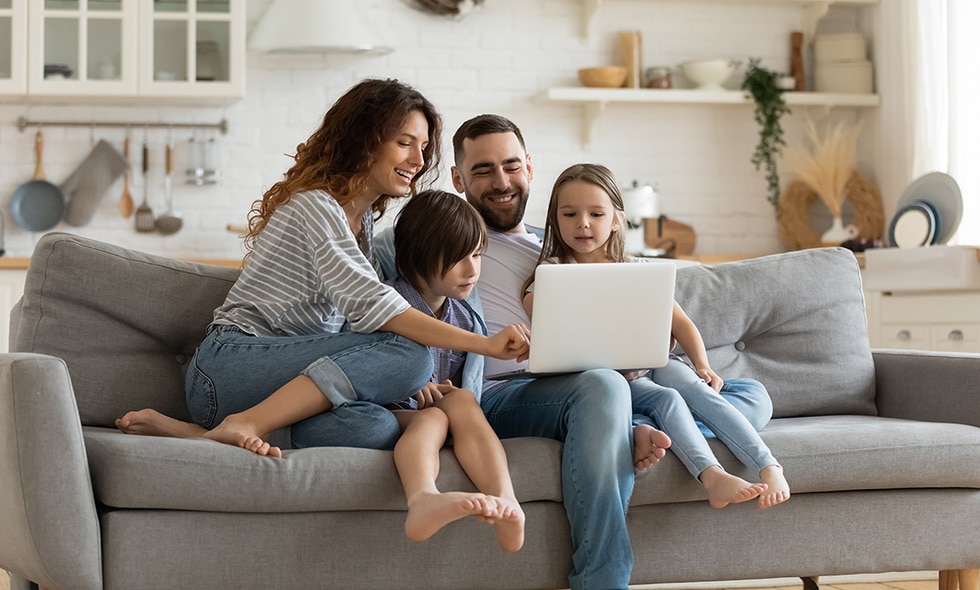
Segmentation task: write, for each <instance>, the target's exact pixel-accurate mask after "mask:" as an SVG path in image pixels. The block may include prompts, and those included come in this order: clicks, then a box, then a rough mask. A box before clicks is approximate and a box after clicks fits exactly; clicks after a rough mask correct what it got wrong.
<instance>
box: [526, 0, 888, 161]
mask: <svg viewBox="0 0 980 590" xmlns="http://www.w3.org/2000/svg"><path fill="white" fill-rule="evenodd" d="M784 1H785V0H784ZM783 98H784V99H785V100H786V104H787V105H789V106H790V107H793V106H803V107H824V108H831V107H857V108H874V107H877V106H879V105H880V104H881V98H880V97H879V96H878V95H877V94H831V93H827V92H784V93H783ZM541 99H542V100H546V101H552V102H572V103H580V104H582V105H583V113H582V116H583V135H582V141H583V143H584V144H585V145H586V146H588V145H589V144H591V143H592V136H593V131H594V130H595V125H596V122H597V121H598V119H599V115H601V114H602V112H603V111H605V109H606V106H607V105H608V104H609V103H647V104H649V103H659V104H706V105H726V104H730V105H751V104H753V102H752V97H750V96H749V95H748V94H747V93H745V92H743V91H741V90H723V91H708V90H693V89H669V90H666V89H648V88H583V87H552V88H548V89H546V90H545V91H544V93H543V94H542V96H541Z"/></svg>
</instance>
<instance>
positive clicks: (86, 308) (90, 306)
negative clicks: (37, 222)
mask: <svg viewBox="0 0 980 590" xmlns="http://www.w3.org/2000/svg"><path fill="white" fill-rule="evenodd" d="M238 273H239V270H237V269H233V268H223V267H217V266H210V265H203V264H195V263H190V262H181V261H177V260H172V259H169V258H164V257H161V256H153V255H150V254H143V253H141V252H137V251H134V250H129V249H126V248H121V247H118V246H112V245H110V244H105V243H102V242H98V241H95V240H91V239H87V238H82V237H79V236H75V235H71V234H64V233H49V234H47V235H45V236H43V237H42V238H41V239H40V240H39V241H38V244H37V246H36V247H35V249H34V253H33V255H32V256H31V264H30V266H29V268H28V270H27V280H26V283H25V287H24V295H23V298H22V299H21V302H20V304H19V305H18V306H17V308H15V309H14V312H13V320H14V321H13V322H12V324H13V326H14V327H13V329H12V330H11V337H10V340H11V350H13V351H22V352H37V353H43V354H50V355H52V356H56V357H60V358H62V359H64V360H65V363H66V364H67V365H68V370H69V372H70V374H71V380H72V386H73V388H74V390H75V398H76V400H77V402H78V412H79V415H80V417H81V421H82V424H83V425H94V426H110V427H111V426H112V425H113V420H115V419H116V418H118V417H119V416H121V415H122V414H123V413H125V412H126V411H129V410H134V409H140V408H145V407H152V408H155V409H157V410H159V411H161V412H163V413H165V414H167V415H169V416H174V417H176V418H179V419H182V420H189V419H190V418H189V416H188V413H187V405H186V403H185V401H184V393H183V392H184V375H185V373H186V367H187V363H188V362H189V361H190V357H191V356H192V355H193V354H194V350H195V348H196V347H197V345H198V344H199V343H200V341H201V339H202V338H203V337H204V330H205V328H206V327H207V325H208V324H209V323H210V322H211V317H212V314H213V312H214V309H215V308H216V307H217V306H218V305H220V304H221V303H222V302H223V301H224V298H225V295H226V294H227V293H228V290H229V289H230V288H231V285H232V283H234V281H235V279H236V278H237V277H238Z"/></svg>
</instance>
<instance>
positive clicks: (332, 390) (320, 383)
mask: <svg viewBox="0 0 980 590" xmlns="http://www.w3.org/2000/svg"><path fill="white" fill-rule="evenodd" d="M303 374H304V375H306V376H307V377H309V378H310V379H311V380H312V381H313V383H314V384H315V385H316V386H317V388H319V390H320V392H321V393H323V395H324V396H325V397H326V398H327V399H328V400H329V401H330V403H331V404H333V407H335V408H336V407H339V406H342V405H344V404H345V403H349V402H352V401H355V400H357V392H355V391H354V386H353V385H351V382H350V379H348V378H347V374H346V373H344V371H343V370H342V369H341V368H340V367H339V366H337V363H335V362H333V360H332V359H330V358H328V357H323V358H321V359H319V360H317V361H316V362H314V363H313V364H311V365H310V366H308V367H306V369H305V370H304V371H303Z"/></svg>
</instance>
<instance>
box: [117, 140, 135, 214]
mask: <svg viewBox="0 0 980 590" xmlns="http://www.w3.org/2000/svg"><path fill="white" fill-rule="evenodd" d="M123 158H125V159H126V163H127V164H129V135H128V134H127V135H126V139H125V140H123ZM129 174H130V173H129V169H128V168H127V169H126V173H125V174H124V175H123V192H122V194H121V195H119V214H120V215H122V216H123V218H124V219H129V216H130V215H132V214H133V207H134V206H135V205H134V204H133V193H131V192H129Z"/></svg>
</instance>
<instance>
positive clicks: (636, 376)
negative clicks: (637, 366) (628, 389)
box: [620, 369, 650, 381]
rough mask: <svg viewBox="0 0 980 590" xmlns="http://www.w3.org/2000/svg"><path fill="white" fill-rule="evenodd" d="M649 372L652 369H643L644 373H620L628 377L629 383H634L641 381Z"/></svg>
mask: <svg viewBox="0 0 980 590" xmlns="http://www.w3.org/2000/svg"><path fill="white" fill-rule="evenodd" d="M649 372H650V369H643V370H642V371H620V373H622V374H623V377H626V380H627V381H634V380H636V379H639V378H640V377H642V376H644V375H646V374H647V373H649Z"/></svg>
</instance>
